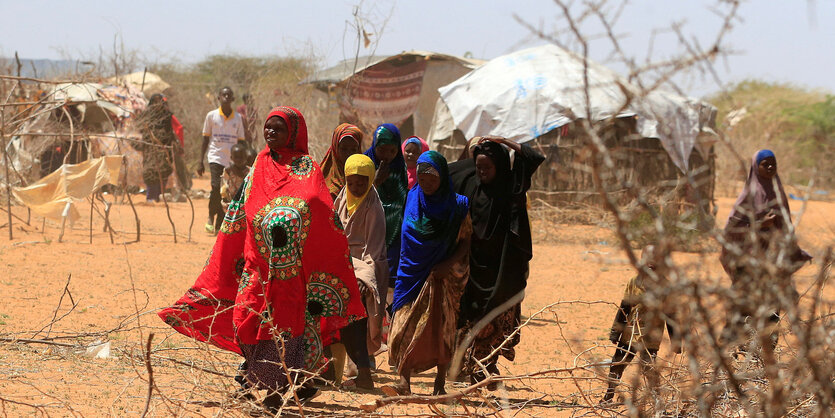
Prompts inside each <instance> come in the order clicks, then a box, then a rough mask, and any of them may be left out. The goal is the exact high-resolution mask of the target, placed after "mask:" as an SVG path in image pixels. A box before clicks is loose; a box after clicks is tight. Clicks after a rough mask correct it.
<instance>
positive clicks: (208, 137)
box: [197, 87, 244, 234]
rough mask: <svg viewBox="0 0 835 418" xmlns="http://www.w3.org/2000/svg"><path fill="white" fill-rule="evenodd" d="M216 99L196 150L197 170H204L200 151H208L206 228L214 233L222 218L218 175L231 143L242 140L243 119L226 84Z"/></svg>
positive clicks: (224, 166) (223, 165) (219, 176)
mask: <svg viewBox="0 0 835 418" xmlns="http://www.w3.org/2000/svg"><path fill="white" fill-rule="evenodd" d="M217 100H218V101H219V102H220V107H219V108H217V109H215V110H212V111H211V112H209V113H208V114H207V115H206V121H205V122H204V123H203V147H202V150H201V152H200V156H201V158H200V165H199V166H198V167H197V174H198V175H200V176H202V175H203V173H204V172H205V167H204V166H203V158H202V157H203V155H206V154H207V152H208V155H207V157H208V160H209V172H210V173H211V184H212V192H211V194H210V195H209V220H208V222H206V232H209V233H210V234H216V233H217V231H218V230H219V229H220V224H221V223H222V222H223V216H224V211H223V206H222V205H221V202H220V179H221V176H222V175H223V169H224V168H226V167H228V166H229V164H230V161H231V159H230V154H231V151H232V146H233V145H235V144H237V143H238V141H243V140H244V123H243V119H241V115H240V114H238V113H237V112H235V110H234V109H233V108H232V103H233V102H234V101H235V93H233V92H232V89H231V88H229V87H224V88H222V89H220V91H218V94H217Z"/></svg>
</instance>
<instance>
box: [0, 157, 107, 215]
mask: <svg viewBox="0 0 835 418" xmlns="http://www.w3.org/2000/svg"><path fill="white" fill-rule="evenodd" d="M121 168H122V156H121V155H116V156H108V157H101V158H95V159H92V160H87V161H85V162H83V163H80V164H64V165H62V166H61V168H59V169H58V170H55V171H53V172H52V173H50V174H49V175H48V176H46V177H44V178H42V179H40V180H38V181H37V182H36V183H33V184H32V185H30V186H27V187H13V188H12V195H13V196H14V197H15V198H16V199H17V200H19V201H20V202H21V203H23V204H24V205H26V206H27V207H29V208H30V209H32V212H35V213H36V214H38V215H41V216H43V217H46V218H50V219H55V220H60V219H61V218H62V217H64V216H66V217H67V218H69V219H70V221H74V220H76V219H78V217H79V214H78V209H76V208H75V206H74V205H73V203H75V202H77V201H80V200H82V199H85V198H87V197H88V196H90V195H91V194H93V192H94V191H96V190H98V189H99V188H100V187H102V186H104V185H105V184H117V182H118V179H119V170H120V169H121Z"/></svg>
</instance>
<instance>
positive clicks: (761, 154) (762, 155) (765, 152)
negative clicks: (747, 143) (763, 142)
mask: <svg viewBox="0 0 835 418" xmlns="http://www.w3.org/2000/svg"><path fill="white" fill-rule="evenodd" d="M768 157H771V158H775V159H776V158H777V157H775V156H774V152H773V151H771V150H770V149H761V150H759V151H757V155H756V157H754V160H755V161H756V164H757V165H760V163H761V162H762V161H763V160H764V159H766V158H768Z"/></svg>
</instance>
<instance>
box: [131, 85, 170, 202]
mask: <svg viewBox="0 0 835 418" xmlns="http://www.w3.org/2000/svg"><path fill="white" fill-rule="evenodd" d="M172 116H173V114H172V113H171V110H169V109H168V103H167V102H166V101H165V97H163V95H161V94H154V95H153V96H151V98H150V99H149V100H148V108H147V109H145V112H143V113H142V115H141V116H140V117H139V120H138V122H137V124H138V125H139V131H140V132H141V133H142V142H140V143H136V144H135V146H134V148H136V149H137V151H141V152H142V180H143V181H144V182H145V190H146V192H145V199H146V200H147V201H148V202H158V201H159V199H160V194H162V193H165V182H166V181H168V176H170V175H171V173H172V172H173V171H174V168H173V165H172V164H173V162H174V154H173V152H172V151H173V148H174V144H175V143H176V142H177V139H176V137H175V136H174V129H173V128H172V126H171V117H172Z"/></svg>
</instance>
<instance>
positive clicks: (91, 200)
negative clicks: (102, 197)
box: [90, 196, 95, 244]
mask: <svg viewBox="0 0 835 418" xmlns="http://www.w3.org/2000/svg"><path fill="white" fill-rule="evenodd" d="M94 203H95V201H94V200H93V196H90V244H92V243H93V204H94Z"/></svg>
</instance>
